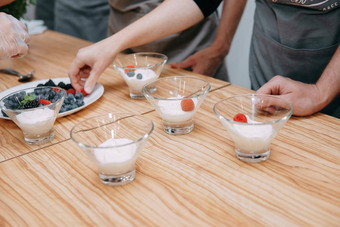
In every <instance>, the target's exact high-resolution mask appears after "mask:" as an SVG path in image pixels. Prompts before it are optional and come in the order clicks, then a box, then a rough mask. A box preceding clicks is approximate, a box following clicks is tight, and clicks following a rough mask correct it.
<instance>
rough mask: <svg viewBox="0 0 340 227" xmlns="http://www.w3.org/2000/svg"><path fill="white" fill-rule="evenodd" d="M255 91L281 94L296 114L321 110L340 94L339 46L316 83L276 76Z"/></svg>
mask: <svg viewBox="0 0 340 227" xmlns="http://www.w3.org/2000/svg"><path fill="white" fill-rule="evenodd" d="M257 93H258V94H272V95H281V96H282V97H283V98H284V99H287V100H288V101H290V102H291V103H292V104H293V108H294V115H297V116H307V115H310V114H313V113H316V112H318V111H320V110H322V109H323V108H324V107H326V106H327V105H328V104H329V103H330V102H332V100H333V99H335V98H336V97H337V96H338V95H339V94H340V46H338V48H337V50H336V52H335V54H334V55H333V57H332V59H331V61H330V62H329V63H328V65H327V67H326V69H325V70H324V71H323V73H322V75H321V77H320V78H319V80H318V81H317V82H316V84H305V83H302V82H298V81H294V80H291V79H289V78H286V77H282V76H276V77H274V78H272V79H271V80H270V81H268V82H267V83H266V84H264V85H263V86H262V87H261V88H260V89H259V90H258V91H257Z"/></svg>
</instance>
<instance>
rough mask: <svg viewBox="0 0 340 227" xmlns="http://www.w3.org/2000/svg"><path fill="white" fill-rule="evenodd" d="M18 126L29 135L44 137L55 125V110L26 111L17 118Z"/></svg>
mask: <svg viewBox="0 0 340 227" xmlns="http://www.w3.org/2000/svg"><path fill="white" fill-rule="evenodd" d="M16 120H17V124H18V126H19V127H20V128H21V129H22V130H23V131H24V132H25V133H27V134H31V135H42V134H44V133H47V132H49V131H50V130H51V129H52V128H53V125H54V121H55V114H54V110H51V109H49V108H44V109H36V110H32V111H24V112H22V113H20V114H18V115H17V116H16Z"/></svg>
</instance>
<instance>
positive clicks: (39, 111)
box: [0, 87, 66, 145]
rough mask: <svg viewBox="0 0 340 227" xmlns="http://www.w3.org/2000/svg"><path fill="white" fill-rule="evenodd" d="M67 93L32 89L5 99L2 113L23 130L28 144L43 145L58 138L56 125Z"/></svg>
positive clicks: (41, 88) (57, 88)
mask: <svg viewBox="0 0 340 227" xmlns="http://www.w3.org/2000/svg"><path fill="white" fill-rule="evenodd" d="M65 96H66V91H65V90H64V89H62V88H59V87H32V88H26V89H22V90H19V91H17V92H14V93H11V94H9V95H7V96H5V97H4V98H3V99H1V101H0V107H1V109H2V111H3V112H4V113H5V114H6V115H7V116H8V117H9V118H10V119H11V120H12V121H13V122H14V123H15V124H16V125H17V126H18V127H19V128H20V129H21V130H22V132H23V134H24V140H25V142H26V143H27V144H31V145H39V144H43V143H47V142H49V141H51V140H52V139H53V138H54V122H55V120H56V118H57V116H58V113H59V110H60V108H61V106H62V103H63V101H64V98H65Z"/></svg>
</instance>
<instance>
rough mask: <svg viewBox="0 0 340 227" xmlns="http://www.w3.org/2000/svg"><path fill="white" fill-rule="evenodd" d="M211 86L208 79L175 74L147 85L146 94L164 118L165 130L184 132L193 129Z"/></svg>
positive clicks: (173, 132) (176, 133)
mask: <svg viewBox="0 0 340 227" xmlns="http://www.w3.org/2000/svg"><path fill="white" fill-rule="evenodd" d="M209 90H210V83H209V82H208V81H206V80H202V79H199V78H196V77H190V76H173V77H164V78H160V79H157V80H156V81H154V82H152V83H149V84H147V85H145V86H144V87H143V94H144V96H145V97H146V98H147V100H148V101H149V102H150V103H151V104H152V105H153V106H154V108H155V109H156V111H157V113H158V114H159V115H160V117H161V118H162V120H163V128H164V131H165V132H166V133H169V134H174V135H180V134H186V133H189V132H191V131H192V130H193V128H194V122H193V117H194V115H195V113H196V112H197V110H198V109H199V107H200V105H201V104H202V102H203V100H204V98H205V97H206V95H207V93H208V92H209Z"/></svg>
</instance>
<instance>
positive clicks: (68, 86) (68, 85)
mask: <svg viewBox="0 0 340 227" xmlns="http://www.w3.org/2000/svg"><path fill="white" fill-rule="evenodd" d="M70 88H73V87H72V84H66V85H65V88H64V89H65V90H66V91H67V90H68V89H70Z"/></svg>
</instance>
